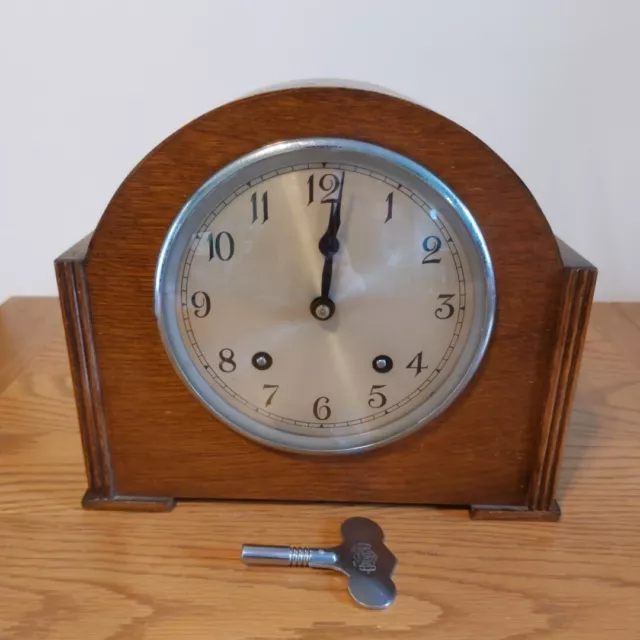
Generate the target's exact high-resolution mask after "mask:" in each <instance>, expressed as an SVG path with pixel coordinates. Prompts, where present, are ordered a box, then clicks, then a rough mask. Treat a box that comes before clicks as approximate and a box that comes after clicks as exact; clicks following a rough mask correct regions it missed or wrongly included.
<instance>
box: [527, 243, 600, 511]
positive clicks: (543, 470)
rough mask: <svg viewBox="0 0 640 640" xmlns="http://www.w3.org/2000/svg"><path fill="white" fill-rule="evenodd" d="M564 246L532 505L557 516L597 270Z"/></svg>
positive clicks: (530, 506) (530, 502)
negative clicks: (566, 441) (560, 479)
mask: <svg viewBox="0 0 640 640" xmlns="http://www.w3.org/2000/svg"><path fill="white" fill-rule="evenodd" d="M559 246H560V249H561V255H562V258H563V262H564V265H565V271H564V287H563V294H562V305H561V308H560V313H559V317H558V325H557V330H556V337H555V346H554V352H553V359H552V361H551V367H550V371H549V374H550V375H549V390H548V396H547V400H546V409H545V412H544V418H543V420H542V425H541V429H540V437H539V443H538V459H537V461H536V464H535V465H534V470H533V476H532V480H531V485H530V487H529V505H528V506H529V508H530V509H531V511H533V512H542V513H544V512H551V513H556V514H558V515H559V512H557V511H553V510H552V509H551V506H552V504H553V501H554V496H555V488H556V482H557V477H558V467H559V465H560V461H561V456H562V448H563V444H564V438H565V433H566V428H567V425H568V423H569V417H570V415H571V408H572V404H573V394H574V391H575V386H576V383H577V381H578V374H579V371H580V362H581V358H582V350H583V348H584V341H585V338H586V335H587V325H588V323H589V314H590V312H591V304H592V302H593V294H594V291H595V286H596V278H597V270H596V268H595V267H594V266H593V265H592V264H590V263H588V262H587V261H586V260H585V259H584V258H583V257H582V256H580V255H579V254H578V253H576V252H575V251H574V250H573V249H571V247H569V246H568V245H567V244H565V243H564V242H562V241H559Z"/></svg>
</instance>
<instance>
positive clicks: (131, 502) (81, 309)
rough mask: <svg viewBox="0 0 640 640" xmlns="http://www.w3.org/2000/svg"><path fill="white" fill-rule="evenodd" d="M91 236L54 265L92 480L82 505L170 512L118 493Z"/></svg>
mask: <svg viewBox="0 0 640 640" xmlns="http://www.w3.org/2000/svg"><path fill="white" fill-rule="evenodd" d="M92 235H93V234H89V235H87V236H85V237H84V238H83V239H82V240H80V241H79V242H77V243H76V244H75V245H73V246H72V247H70V248H69V249H68V250H67V251H65V252H64V253H63V254H62V255H60V256H59V257H58V258H56V260H55V262H54V267H55V274H56V281H57V285H58V293H59V299H60V310H61V313H62V321H63V326H64V331H65V338H66V343H67V352H68V357H69V366H70V370H71V379H72V382H73V390H74V397H75V403H76V410H77V416H78V423H79V428H80V437H81V441H82V449H83V453H84V463H85V471H86V475H87V484H88V488H87V491H86V492H85V494H84V496H83V498H82V506H83V507H84V508H86V509H110V508H115V509H135V510H145V511H166V510H168V509H171V508H172V507H173V504H174V501H173V499H165V498H152V499H149V498H137V497H132V496H120V495H118V494H117V493H116V489H115V483H114V476H113V470H112V467H111V456H110V451H109V437H108V433H107V427H106V418H105V412H104V409H103V404H102V394H101V390H100V369H99V365H98V361H97V356H96V349H95V342H94V334H93V326H92V322H91V308H90V302H89V291H88V283H87V274H86V269H85V266H86V265H85V259H86V256H87V253H88V249H89V244H90V242H91V238H92Z"/></svg>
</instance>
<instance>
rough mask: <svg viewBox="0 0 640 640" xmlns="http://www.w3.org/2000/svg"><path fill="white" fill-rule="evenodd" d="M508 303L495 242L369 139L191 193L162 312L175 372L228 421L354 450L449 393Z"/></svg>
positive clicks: (317, 447)
mask: <svg viewBox="0 0 640 640" xmlns="http://www.w3.org/2000/svg"><path fill="white" fill-rule="evenodd" d="M494 297H495V296H494V293H493V280H492V273H491V269H490V262H489V257H488V253H487V251H486V248H485V247H484V243H483V242H482V238H481V237H480V235H479V233H478V231H477V229H476V228H475V225H474V223H473V220H472V218H471V216H470V214H469V213H468V212H467V211H466V209H464V207H463V205H462V203H460V202H459V201H458V200H457V199H456V198H455V196H454V195H453V194H452V193H451V192H450V191H449V190H448V189H447V187H446V186H445V185H443V184H442V183H440V182H439V181H438V180H437V179H436V178H435V177H434V176H432V175H431V174H429V173H428V172H427V171H426V170H425V169H423V168H421V167H417V166H416V165H413V163H411V162H410V161H409V160H407V159H405V158H402V157H400V156H396V154H392V153H390V152H388V151H385V150H382V149H380V148H378V147H372V146H371V145H365V144H363V143H358V142H352V141H341V140H333V141H297V142H296V143H282V144H279V145H274V146H273V147H271V148H267V149H266V150H261V151H259V152H257V153H256V154H253V155H252V156H249V157H246V158H243V159H242V160H241V161H239V162H238V163H236V164H235V166H234V165H231V166H230V167H228V168H227V169H226V170H224V171H223V172H221V174H218V175H216V176H214V177H213V178H212V180H210V181H209V182H208V183H206V184H205V185H203V187H202V188H201V189H200V190H199V191H198V192H197V193H196V194H195V195H194V196H193V198H192V199H191V200H190V201H189V203H188V204H187V205H186V206H185V209H184V210H183V211H182V212H181V214H180V215H179V216H178V218H177V220H176V223H175V224H174V227H173V228H172V230H171V232H170V234H169V236H168V238H167V242H166V243H165V246H164V248H163V252H162V255H161V259H160V263H159V268H158V276H157V292H156V307H157V312H158V316H159V320H160V325H161V329H162V331H163V335H164V338H165V343H166V345H167V348H168V351H169V353H170V354H171V356H172V359H173V360H174V363H175V364H176V365H177V368H178V370H179V371H180V372H181V374H182V375H183V377H184V378H185V379H186V381H187V382H188V384H189V385H190V386H191V388H192V390H193V391H194V392H195V393H196V394H197V395H198V396H199V397H200V398H201V399H202V400H203V402H204V403H205V404H206V405H207V406H208V407H209V408H210V409H211V410H212V411H213V412H214V413H216V414H217V415H218V416H219V417H221V418H222V419H223V420H225V421H226V422H227V423H228V424H229V425H230V426H232V427H233V428H236V429H239V430H240V431H242V432H243V433H244V434H245V435H248V436H250V437H253V438H256V439H258V440H260V441H263V442H266V443H268V444H271V445H274V446H277V447H283V448H289V449H294V450H302V451H320V452H322V451H325V452H341V451H354V450H361V449H365V448H369V447H371V446H376V445H380V444H383V443H385V442H389V441H391V440H393V439H395V438H397V437H400V436H401V435H403V434H406V433H409V432H411V431H412V430H414V429H415V428H418V427H419V426H421V425H422V424H424V423H425V422H427V421H428V420H429V419H430V418H432V417H433V416H434V415H436V414H437V413H438V412H440V411H441V410H443V409H444V408H445V406H446V405H447V404H449V403H450V402H451V401H452V399H453V398H454V397H455V396H456V394H457V393H459V391H460V390H461V388H462V387H463V386H464V384H465V383H466V382H467V381H468V379H469V378H470V377H471V375H472V374H473V371H474V369H475V367H477V365H478V363H479V361H480V358H481V356H482V353H483V351H484V348H485V347H486V343H487V340H488V338H489V334H490V330H491V323H492V316H493V306H494V304H495V300H494Z"/></svg>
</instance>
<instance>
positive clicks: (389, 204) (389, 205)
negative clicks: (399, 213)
mask: <svg viewBox="0 0 640 640" xmlns="http://www.w3.org/2000/svg"><path fill="white" fill-rule="evenodd" d="M392 217H393V191H392V192H391V193H390V194H389V195H388V196H387V217H386V218H385V220H384V223H385V224H387V222H389V220H391V218H392Z"/></svg>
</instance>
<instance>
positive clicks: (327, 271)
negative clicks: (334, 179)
mask: <svg viewBox="0 0 640 640" xmlns="http://www.w3.org/2000/svg"><path fill="white" fill-rule="evenodd" d="M343 189H344V171H343V172H342V176H341V177H340V187H339V190H338V197H337V198H336V200H335V201H334V202H332V203H331V213H330V214H329V224H328V226H327V230H326V231H325V233H324V235H323V236H322V238H320V242H318V249H320V253H321V254H322V255H323V256H324V266H323V267H322V286H321V294H320V295H321V297H322V298H325V299H328V298H329V292H330V291H331V279H332V276H333V256H335V255H336V253H338V251H339V250H340V241H339V240H338V231H339V229H340V222H341V219H340V213H341V209H342V191H343Z"/></svg>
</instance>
